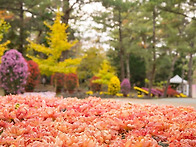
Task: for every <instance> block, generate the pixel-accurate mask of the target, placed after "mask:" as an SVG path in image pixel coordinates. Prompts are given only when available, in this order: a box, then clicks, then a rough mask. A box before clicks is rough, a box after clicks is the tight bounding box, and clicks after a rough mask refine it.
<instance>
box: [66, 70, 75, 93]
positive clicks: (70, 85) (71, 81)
mask: <svg viewBox="0 0 196 147" xmlns="http://www.w3.org/2000/svg"><path fill="white" fill-rule="evenodd" d="M65 86H66V88H67V90H74V89H75V88H76V87H77V86H78V76H77V74H74V73H70V74H65Z"/></svg>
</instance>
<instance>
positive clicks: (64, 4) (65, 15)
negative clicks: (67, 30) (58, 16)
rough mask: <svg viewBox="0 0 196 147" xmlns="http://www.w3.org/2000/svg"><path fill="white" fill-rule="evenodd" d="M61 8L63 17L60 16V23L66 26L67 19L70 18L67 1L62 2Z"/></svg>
mask: <svg viewBox="0 0 196 147" xmlns="http://www.w3.org/2000/svg"><path fill="white" fill-rule="evenodd" d="M62 8H63V16H62V22H63V23H65V24H66V25H68V23H69V18H70V13H71V10H72V9H71V8H70V4H69V0H63V1H62Z"/></svg>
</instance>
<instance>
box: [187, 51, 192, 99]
mask: <svg viewBox="0 0 196 147" xmlns="http://www.w3.org/2000/svg"><path fill="white" fill-rule="evenodd" d="M192 67H193V54H192V53H190V58H189V64H188V84H189V95H188V96H189V97H192V84H193V77H192V75H193V70H192Z"/></svg>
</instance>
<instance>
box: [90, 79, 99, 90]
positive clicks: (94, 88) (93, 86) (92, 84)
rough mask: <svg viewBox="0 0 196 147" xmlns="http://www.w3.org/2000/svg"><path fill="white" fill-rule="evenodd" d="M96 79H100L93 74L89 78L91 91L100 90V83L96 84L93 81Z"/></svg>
mask: <svg viewBox="0 0 196 147" xmlns="http://www.w3.org/2000/svg"><path fill="white" fill-rule="evenodd" d="M97 79H100V78H99V77H96V76H93V77H92V78H91V79H90V89H91V90H92V91H93V92H96V91H100V90H101V84H98V83H93V81H94V80H97Z"/></svg>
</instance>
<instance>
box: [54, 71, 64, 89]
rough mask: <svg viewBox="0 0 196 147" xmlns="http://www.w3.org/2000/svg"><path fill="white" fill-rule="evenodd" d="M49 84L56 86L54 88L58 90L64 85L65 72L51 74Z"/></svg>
mask: <svg viewBox="0 0 196 147" xmlns="http://www.w3.org/2000/svg"><path fill="white" fill-rule="evenodd" d="M51 84H52V85H53V86H55V87H56V90H57V91H58V92H60V91H61V89H62V88H63V87H64V85H65V74H64V73H55V74H53V75H52V76H51Z"/></svg>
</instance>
